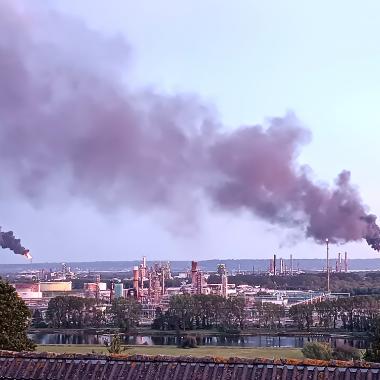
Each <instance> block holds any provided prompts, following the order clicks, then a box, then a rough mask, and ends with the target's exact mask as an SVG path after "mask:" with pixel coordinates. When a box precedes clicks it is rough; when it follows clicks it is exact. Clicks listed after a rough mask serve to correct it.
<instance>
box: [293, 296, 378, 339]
mask: <svg viewBox="0 0 380 380" xmlns="http://www.w3.org/2000/svg"><path fill="white" fill-rule="evenodd" d="M379 315H380V297H374V296H356V297H349V298H340V299H337V300H327V301H323V302H319V303H316V304H308V305H305V304H303V305H294V306H292V307H291V308H290V310H289V316H290V317H291V318H292V319H293V320H294V322H295V323H296V325H297V326H298V328H299V329H301V330H303V329H306V330H310V328H311V327H319V328H324V329H336V328H338V327H339V328H342V329H344V330H347V331H351V332H353V331H358V332H366V331H369V330H371V329H372V328H373V325H374V323H375V321H376V320H377V319H378V317H379Z"/></svg>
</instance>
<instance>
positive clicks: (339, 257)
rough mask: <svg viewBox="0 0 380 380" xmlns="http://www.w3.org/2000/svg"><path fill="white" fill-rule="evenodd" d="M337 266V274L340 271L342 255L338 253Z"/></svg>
mask: <svg viewBox="0 0 380 380" xmlns="http://www.w3.org/2000/svg"><path fill="white" fill-rule="evenodd" d="M338 265H339V272H341V271H342V253H341V252H339V253H338Z"/></svg>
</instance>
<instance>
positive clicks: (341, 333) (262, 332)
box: [28, 327, 366, 339]
mask: <svg viewBox="0 0 380 380" xmlns="http://www.w3.org/2000/svg"><path fill="white" fill-rule="evenodd" d="M28 332H29V333H30V334H41V333H46V334H82V333H84V334H97V335H110V334H119V333H123V334H125V335H130V336H135V335H153V336H177V335H185V334H190V335H197V336H199V337H208V336H235V337H240V336H241V337H249V336H290V337H291V336H294V337H296V336H297V337H302V336H305V337H308V336H325V337H336V338H343V339H350V338H365V337H366V334H365V333H358V332H348V331H346V330H337V329H335V330H321V329H314V328H313V329H311V330H310V331H305V330H298V329H288V328H286V329H285V328H284V329H261V328H255V329H247V330H243V331H241V332H240V333H239V334H229V333H226V332H222V331H218V330H200V329H195V330H186V331H183V330H180V331H176V330H154V329H151V328H144V327H143V328H141V327H140V328H136V329H134V330H133V331H129V332H128V333H125V332H124V331H122V330H120V329H119V328H114V327H111V328H83V329H55V328H40V329H37V328H30V329H29V330H28Z"/></svg>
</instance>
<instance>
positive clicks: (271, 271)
mask: <svg viewBox="0 0 380 380" xmlns="http://www.w3.org/2000/svg"><path fill="white" fill-rule="evenodd" d="M269 273H270V274H272V273H273V259H270V260H269Z"/></svg>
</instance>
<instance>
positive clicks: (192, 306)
mask: <svg viewBox="0 0 380 380" xmlns="http://www.w3.org/2000/svg"><path fill="white" fill-rule="evenodd" d="M244 306H245V303H244V299H243V298H228V299H226V298H223V297H221V296H217V295H202V294H199V295H189V294H184V295H176V296H173V297H172V298H171V299H170V303H169V307H168V310H167V311H165V312H163V310H162V309H161V308H157V310H156V319H155V320H154V322H153V325H152V327H153V328H155V329H159V330H191V329H194V328H196V329H211V328H219V329H221V330H224V331H232V330H234V331H236V330H241V329H243V328H244V325H245V319H246V318H245V310H244Z"/></svg>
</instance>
